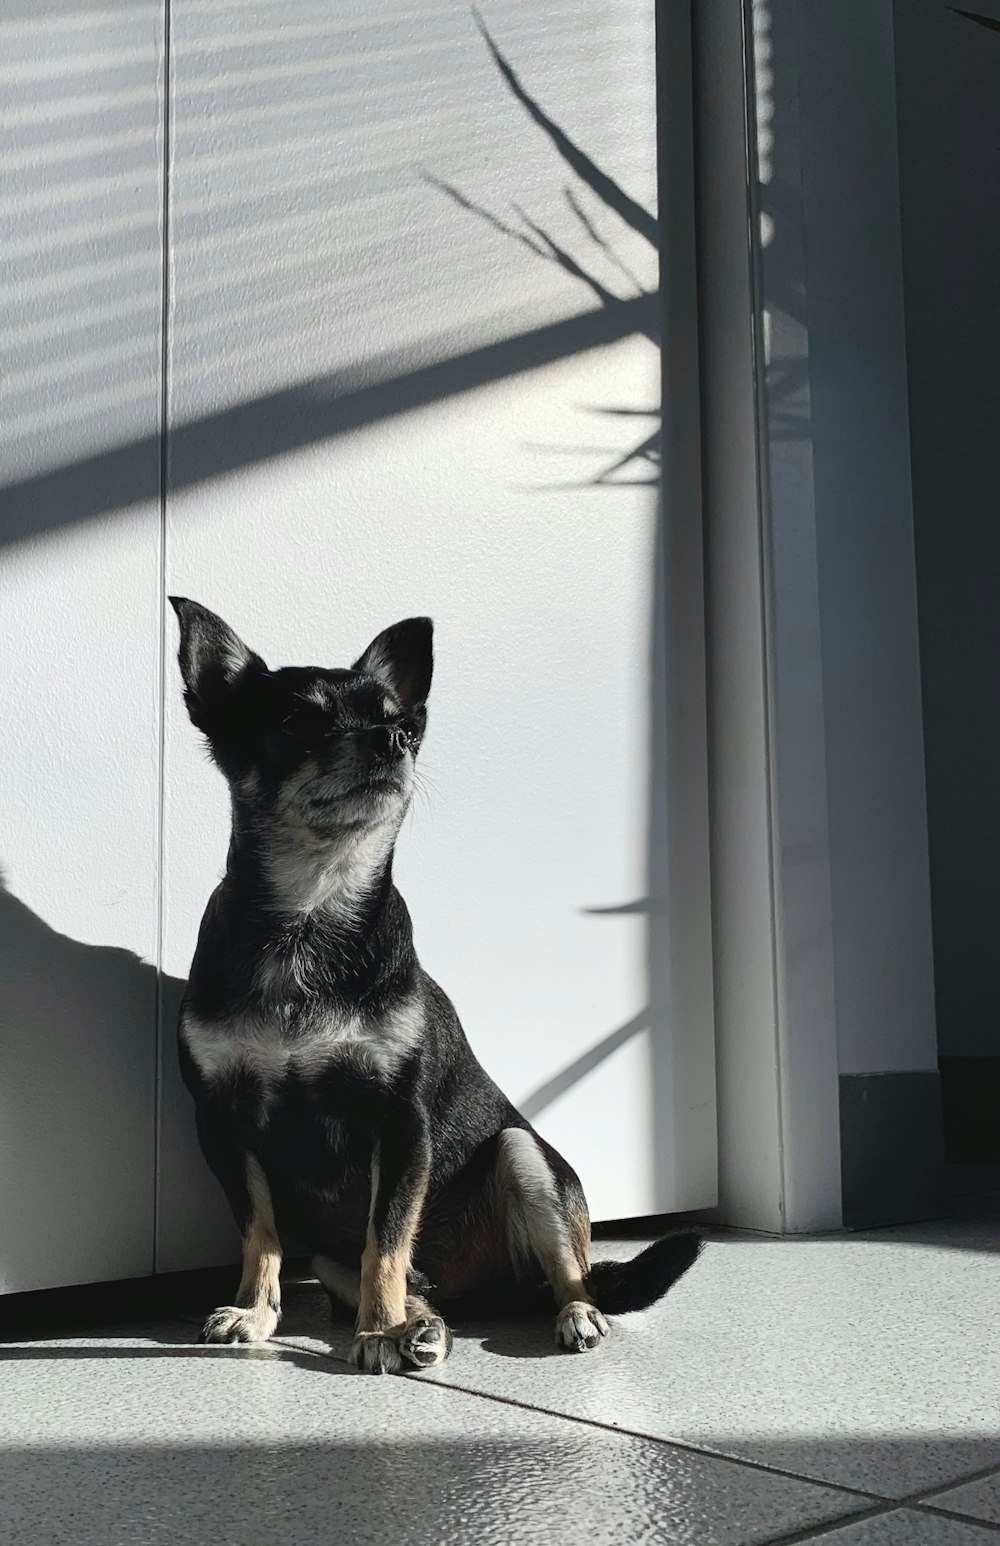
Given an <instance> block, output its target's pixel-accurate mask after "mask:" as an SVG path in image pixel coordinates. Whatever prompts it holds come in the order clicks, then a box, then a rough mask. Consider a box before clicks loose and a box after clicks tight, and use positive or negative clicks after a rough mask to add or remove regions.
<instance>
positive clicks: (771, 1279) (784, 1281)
mask: <svg viewBox="0 0 1000 1546" xmlns="http://www.w3.org/2000/svg"><path fill="white" fill-rule="evenodd" d="M998 1244H1000V1233H998V1226H997V1224H996V1223H995V1222H994V1223H993V1224H991V1225H987V1226H983V1227H978V1226H975V1225H970V1224H968V1223H965V1222H962V1223H958V1224H944V1225H934V1226H929V1227H927V1228H925V1229H921V1230H914V1229H906V1230H887V1231H878V1232H872V1233H870V1234H866V1235H846V1236H837V1237H826V1238H819V1239H810V1240H795V1239H789V1240H772V1239H767V1238H764V1237H752V1236H745V1237H741V1238H730V1239H719V1240H717V1241H713V1242H712V1243H710V1244H709V1245H708V1246H707V1247H706V1249H705V1252H704V1254H703V1256H702V1258H701V1260H700V1261H699V1262H698V1263H697V1264H696V1266H695V1267H694V1268H693V1270H692V1271H691V1272H690V1273H689V1274H688V1275H687V1277H686V1278H684V1279H683V1280H682V1281H681V1282H680V1283H679V1284H678V1285H677V1286H676V1288H675V1289H674V1290H673V1291H672V1293H671V1294H670V1295H669V1296H668V1297H667V1299H666V1300H664V1301H663V1302H662V1303H661V1304H660V1305H658V1306H656V1307H655V1308H654V1309H653V1310H650V1311H647V1312H646V1313H644V1314H641V1315H632V1316H626V1317H624V1318H622V1319H620V1320H618V1321H617V1322H616V1323H615V1324H614V1326H613V1327H612V1333H611V1336H610V1337H609V1338H608V1340H607V1342H606V1343H604V1344H603V1345H602V1346H601V1347H600V1348H599V1349H598V1350H597V1351H596V1352H595V1353H592V1354H586V1355H584V1356H574V1355H569V1354H565V1353H560V1352H558V1351H557V1350H556V1349H555V1347H554V1346H553V1345H552V1333H551V1327H550V1326H549V1325H548V1324H547V1323H545V1322H538V1323H528V1324H523V1323H522V1324H517V1323H512V1322H508V1323H499V1324H496V1325H489V1326H485V1325H483V1326H476V1327H470V1328H458V1330H459V1333H460V1334H459V1335H457V1336H456V1345H455V1351H454V1353H453V1355H452V1358H451V1360H450V1361H449V1362H448V1363H447V1364H446V1365H445V1366H444V1367H443V1368H442V1369H440V1370H437V1371H434V1372H432V1373H428V1374H424V1375H421V1376H419V1377H420V1379H422V1380H424V1381H429V1380H437V1381H440V1382H442V1383H449V1384H452V1385H454V1386H456V1387H460V1388H462V1387H464V1388H466V1389H474V1390H477V1391H482V1392H484V1393H487V1394H495V1395H499V1396H503V1397H507V1398H509V1399H512V1400H516V1401H519V1402H524V1403H525V1404H527V1405H530V1406H533V1407H537V1408H539V1409H544V1410H546V1411H552V1412H559V1413H564V1414H567V1415H571V1416H577V1417H584V1418H590V1419H594V1420H596V1421H599V1422H603V1423H609V1424H613V1425H615V1426H618V1427H620V1428H623V1429H628V1430H631V1431H633V1432H639V1433H643V1434H650V1435H653V1436H656V1437H660V1438H663V1439H671V1438H673V1439H681V1440H684V1441H686V1442H689V1443H692V1444H694V1445H697V1446H699V1447H703V1448H706V1449H709V1450H713V1451H716V1452H718V1453H723V1454H729V1455H737V1456H741V1457H744V1458H747V1459H750V1460H753V1461H756V1462H758V1463H760V1464H763V1465H767V1466H774V1467H777V1468H779V1469H782V1470H787V1471H791V1472H794V1473H795V1474H797V1475H804V1476H809V1477H813V1478H816V1479H821V1480H824V1481H828V1482H832V1483H836V1484H840V1485H843V1486H849V1487H856V1488H859V1489H862V1490H867V1491H870V1492H873V1493H878V1494H880V1495H882V1496H885V1497H892V1498H896V1497H898V1498H902V1497H907V1496H909V1495H910V1494H912V1493H915V1492H919V1491H921V1490H922V1489H928V1490H929V1489H931V1488H933V1487H939V1486H947V1484H948V1483H949V1482H952V1481H954V1482H958V1481H960V1480H961V1478H962V1477H963V1476H968V1475H969V1474H970V1473H972V1472H975V1471H982V1470H984V1469H986V1468H987V1467H989V1466H991V1465H993V1464H996V1465H997V1466H998V1467H1000V1322H998V1321H997V1319H996V1317H994V1316H991V1315H989V1314H988V1313H984V1306H988V1305H990V1304H991V1303H993V1301H994V1300H995V1298H996V1296H997V1292H998V1290H1000V1259H998V1257H997V1255H996V1251H997V1246H998ZM638 1248H639V1244H638V1243H637V1242H631V1243H628V1244H624V1245H621V1246H619V1247H617V1248H616V1247H614V1246H609V1245H608V1244H607V1243H605V1242H602V1244H601V1247H600V1250H601V1252H602V1253H603V1254H608V1253H609V1252H614V1254H619V1255H631V1254H633V1253H634V1252H635V1251H636V1250H637V1249H638ZM281 1335H282V1337H284V1338H287V1339H288V1340H289V1341H291V1342H293V1343H296V1344H299V1345H302V1346H316V1347H321V1346H329V1345H330V1344H331V1340H332V1342H333V1345H334V1348H335V1350H336V1351H340V1352H342V1351H343V1349H344V1347H345V1346H346V1341H345V1339H344V1334H343V1333H342V1332H339V1331H334V1332H331V1328H330V1326H329V1323H328V1320H327V1317H326V1313H325V1304H324V1301H323V1300H322V1297H321V1296H320V1295H319V1294H318V1292H316V1291H313V1292H312V1293H311V1294H309V1293H303V1291H301V1290H300V1291H299V1293H298V1295H295V1294H293V1295H291V1296H289V1300H288V1308H287V1313H286V1318H285V1321H284V1322H283V1324H282V1328H281Z"/></svg>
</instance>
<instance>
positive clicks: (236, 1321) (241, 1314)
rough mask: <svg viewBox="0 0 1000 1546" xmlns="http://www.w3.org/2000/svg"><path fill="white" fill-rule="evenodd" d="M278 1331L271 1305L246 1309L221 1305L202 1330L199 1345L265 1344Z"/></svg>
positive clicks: (253, 1306) (276, 1318)
mask: <svg viewBox="0 0 1000 1546" xmlns="http://www.w3.org/2000/svg"><path fill="white" fill-rule="evenodd" d="M277 1328H278V1312H277V1311H276V1310H272V1309H271V1307H270V1305H251V1306H249V1307H247V1308H245V1309H243V1308H241V1307H240V1306H239V1305H235V1304H224V1305H221V1306H220V1307H219V1309H218V1310H213V1311H212V1313H211V1315H210V1316H209V1317H208V1320H207V1321H206V1322H205V1324H204V1326H203V1327H202V1328H201V1336H200V1337H199V1338H198V1340H199V1342H228V1343H233V1342H266V1341H267V1339H268V1337H270V1336H273V1334H274V1332H275V1331H276V1330H277Z"/></svg>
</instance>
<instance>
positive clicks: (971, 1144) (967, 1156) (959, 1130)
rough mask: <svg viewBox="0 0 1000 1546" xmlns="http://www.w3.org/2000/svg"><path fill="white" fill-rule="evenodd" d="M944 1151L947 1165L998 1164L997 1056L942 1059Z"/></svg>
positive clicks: (999, 1098) (999, 1097)
mask: <svg viewBox="0 0 1000 1546" xmlns="http://www.w3.org/2000/svg"><path fill="white" fill-rule="evenodd" d="M938 1067H939V1068H940V1071H941V1101H942V1106H943V1109H944V1152H945V1159H946V1160H947V1161H948V1163H949V1164H950V1165H996V1164H1000V1057H982V1058H953V1057H943V1058H941V1060H940V1062H939V1064H938Z"/></svg>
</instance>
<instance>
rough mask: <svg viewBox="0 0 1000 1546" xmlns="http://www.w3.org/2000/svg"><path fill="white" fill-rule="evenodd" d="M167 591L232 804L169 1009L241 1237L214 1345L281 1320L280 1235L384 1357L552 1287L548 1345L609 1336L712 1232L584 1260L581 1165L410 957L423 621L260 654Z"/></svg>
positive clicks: (428, 1351)
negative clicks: (410, 837)
mask: <svg viewBox="0 0 1000 1546" xmlns="http://www.w3.org/2000/svg"><path fill="white" fill-rule="evenodd" d="M170 599H171V602H172V605H173V607H174V610H175V611H176V614H177V618H178V621H179V624H180V648H179V657H178V658H179V663H180V670H181V676H182V678H183V686H184V698H185V702H186V704H187V709H188V713H189V715H190V717H191V720H192V722H193V724H194V725H195V726H196V728H197V729H198V730H199V731H201V733H202V734H203V736H204V737H205V739H206V741H207V745H208V749H209V752H210V754H211V757H212V759H213V760H214V761H215V763H216V764H217V765H218V767H219V769H220V770H221V771H222V773H223V774H224V776H225V778H226V780H227V782H228V784H229V790H230V795H231V802H232V832H231V836H230V842H229V855H228V861H227V864H226V872H225V876H224V878H223V880H222V881H221V883H220V884H219V886H218V887H217V889H216V891H215V892H214V894H213V895H212V897H211V899H210V901H209V903H208V907H207V908H206V910H205V915H204V917H203V919H202V923H201V929H200V933H199V937H198V943H197V948H196V951H195V956H194V960H193V962H192V966H191V974H190V978H189V981H188V984H187V988H186V991H185V994H184V998H183V1001H182V1005H181V1010H180V1018H179V1025H178V1043H179V1052H180V1063H181V1071H182V1075H183V1078H184V1081H185V1083H186V1085H187V1087H188V1089H189V1091H190V1093H191V1095H192V1096H193V1097H194V1102H195V1110H196V1116H197V1128H198V1136H199V1140H200V1143H201V1147H202V1151H203V1153H204V1155H205V1158H206V1160H207V1162H208V1164H209V1166H210V1168H211V1169H212V1171H213V1172H214V1173H215V1176H216V1177H217V1178H218V1180H219V1182H220V1183H221V1185H222V1187H223V1189H224V1191H225V1194H226V1197H227V1199H228V1202H229V1205H230V1207H231V1209H232V1212H233V1214H234V1216H235V1219H236V1223H237V1225H238V1227H239V1229H240V1232H241V1235H242V1238H243V1273H242V1278H241V1281H240V1285H239V1290H238V1292H237V1294H236V1303H235V1304H234V1305H225V1306H222V1307H221V1308H219V1309H217V1310H215V1311H214V1312H213V1313H212V1314H211V1315H210V1316H209V1318H208V1320H207V1322H206V1323H205V1326H204V1329H203V1331H202V1340H203V1341H206V1342H226V1343H234V1342H258V1341H263V1340H265V1339H266V1338H268V1337H269V1336H271V1335H272V1334H273V1332H274V1331H275V1329H276V1327H277V1325H278V1320H279V1317H280V1314H281V1301H280V1287H279V1270H280V1266H281V1257H282V1250H281V1244H280V1239H281V1237H282V1236H283V1237H285V1238H286V1239H287V1238H291V1239H294V1240H295V1241H298V1242H301V1243H302V1244H303V1245H304V1246H306V1248H307V1249H308V1250H309V1251H312V1252H314V1253H315V1258H314V1263H313V1270H314V1271H315V1273H316V1276H317V1277H318V1278H319V1280H320V1282H321V1283H322V1284H323V1286H324V1288H325V1289H326V1291H327V1294H328V1296H329V1298H330V1302H331V1306H332V1307H333V1310H334V1312H335V1313H337V1314H340V1315H344V1316H350V1317H353V1319H354V1326H355V1332H354V1341H353V1346H352V1350H351V1359H352V1362H353V1363H354V1365H355V1366H356V1367H357V1368H359V1369H362V1370H366V1371H368V1372H370V1373H372V1374H386V1373H397V1372H399V1371H405V1370H408V1369H421V1368H427V1367H429V1366H433V1365H435V1364H439V1363H441V1362H443V1360H444V1359H445V1358H447V1356H448V1354H449V1353H450V1351H451V1347H452V1336H451V1331H450V1329H449V1327H448V1325H447V1323H446V1320H445V1318H444V1316H445V1315H447V1316H448V1318H449V1319H451V1318H453V1317H459V1316H462V1315H470V1314H472V1315H476V1314H478V1315H483V1314H489V1315H511V1314H518V1313H530V1312H538V1311H541V1310H542V1309H543V1308H544V1306H545V1305H546V1304H549V1305H550V1306H551V1305H552V1302H553V1299H554V1305H555V1310H556V1320H555V1335H556V1341H557V1343H558V1344H559V1345H560V1346H561V1347H563V1348H567V1349H571V1350H575V1351H577V1352H585V1351H587V1350H589V1349H591V1348H594V1347H596V1346H597V1345H598V1344H599V1343H600V1341H601V1339H602V1338H603V1337H605V1336H606V1335H607V1333H608V1322H607V1320H606V1319H605V1314H606V1313H607V1314H612V1315H615V1314H623V1313H625V1312H627V1311H631V1310H639V1309H644V1308H646V1307H647V1306H648V1305H650V1304H652V1303H654V1302H655V1301H656V1300H657V1299H659V1298H660V1297H661V1296H662V1295H663V1294H664V1293H666V1291H667V1289H668V1288H669V1287H670V1286H671V1284H672V1283H674V1282H675V1281H676V1280H677V1279H678V1278H679V1277H680V1276H681V1274H682V1273H684V1272H685V1271H686V1270H687V1269H688V1268H689V1267H690V1266H691V1265H692V1263H693V1262H694V1260H695V1258H696V1256H697V1254H698V1251H699V1249H700V1245H701V1241H700V1239H699V1237H698V1235H697V1234H696V1233H695V1232H692V1231H678V1232H675V1233H673V1234H669V1235H666V1236H665V1237H663V1238H662V1239H660V1240H657V1241H655V1242H654V1243H653V1244H652V1245H650V1246H649V1247H648V1248H647V1249H646V1250H644V1251H643V1252H641V1253H640V1254H639V1255H638V1256H637V1257H635V1258H634V1259H633V1260H631V1261H629V1262H624V1263H622V1262H610V1261H600V1262H595V1263H593V1264H591V1262H590V1218H589V1214H588V1210H587V1203H586V1200H585V1198H584V1194H583V1189H582V1187H581V1185H580V1182H579V1180H578V1178H577V1176H576V1175H575V1173H574V1172H573V1170H572V1169H571V1168H570V1166H569V1165H568V1164H567V1163H566V1161H565V1160H564V1159H563V1158H562V1156H561V1155H559V1154H558V1153H557V1152H556V1151H555V1149H553V1148H552V1147H551V1145H550V1144H548V1143H546V1142H545V1140H544V1139H543V1138H541V1137H540V1136H539V1135H538V1134H537V1133H536V1132H535V1131H534V1130H533V1128H532V1127H531V1125H530V1124H529V1123H528V1122H527V1121H526V1120H525V1119H524V1118H523V1117H522V1116H521V1115H520V1113H519V1112H518V1111H516V1110H515V1108H514V1106H513V1105H512V1104H511V1102H510V1101H509V1100H508V1099H507V1098H506V1096H505V1095H504V1094H503V1093H502V1092H501V1091H500V1090H499V1089H498V1088H497V1086H496V1085H495V1084H494V1083H493V1081H492V1080H491V1079H490V1078H489V1076H488V1075H487V1074H486V1072H485V1071H484V1069H483V1068H482V1067H481V1066H480V1064H479V1063H478V1062H477V1060H476V1058H475V1056H474V1055H473V1052H472V1050H471V1048H470V1046H469V1043H468V1041H467V1040H466V1038H465V1034H464V1032H463V1030H462V1027H461V1025H460V1024H459V1021H458V1017H457V1015H456V1013H455V1010H454V1008H453V1007H452V1004H451V1002H450V1000H449V999H448V998H447V997H446V995H445V994H444V993H443V992H442V990H441V989H440V988H439V987H438V985H437V983H436V982H433V981H432V980H431V978H430V977H429V976H428V975H427V973H426V972H424V971H423V969H422V968H421V966H420V963H419V961H418V960H417V956H416V953H415V951H414V948H413V937H412V930H411V926H410V917H409V913H408V912H407V909H406V904H405V902H404V901H403V899H402V897H401V896H400V894H399V892H398V891H397V890H396V888H395V886H394V885H393V880H392V859H393V849H394V846H395V842H396V838H397V835H398V833H399V829H400V825H401V823H402V821H403V817H404V815H405V814H406V811H407V808H408V805H409V802H410V798H411V795H412V792H413V788H414V767H415V762H416V759H417V756H418V753H419V750H420V745H421V742H422V740H423V737H424V732H425V728H426V724H427V697H428V693H429V690H430V685H431V673H432V669H433V647H432V633H433V630H432V624H431V621H430V619H429V618H426V617H414V618H408V619H406V620H405V621H404V622H400V623H396V624H395V625H394V626H393V627H391V628H388V629H386V630H385V631H384V632H383V633H380V634H379V635H378V636H377V638H375V639H374V640H373V641H372V643H371V644H369V646H368V648H367V649H366V650H365V651H364V653H363V654H362V655H361V656H360V657H359V658H358V659H357V660H356V661H355V662H354V665H353V666H352V667H351V668H350V670H320V669H313V668H297V667H295V668H293V667H285V668H283V669H281V670H269V669H268V667H267V666H266V665H265V663H264V661H263V660H262V659H261V657H260V656H259V655H257V654H255V653H254V652H253V651H252V650H251V649H249V648H248V647H247V646H246V645H245V644H244V643H243V641H242V640H241V639H240V638H239V637H238V636H237V635H236V634H235V633H234V632H233V630H232V629H231V628H230V627H229V626H228V624H226V623H225V622H223V621H222V619H221V618H219V617H217V616H215V614H214V613H212V612H210V611H208V610H207V609H206V608H205V607H202V606H200V605H198V604H197V603H196V602H194V601H189V600H187V599H185V598H183V597H179V596H175V597H171V598H170ZM442 1312H444V1313H442Z"/></svg>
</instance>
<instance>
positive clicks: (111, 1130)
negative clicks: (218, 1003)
mask: <svg viewBox="0 0 1000 1546" xmlns="http://www.w3.org/2000/svg"><path fill="white" fill-rule="evenodd" d="M45 9H46V14H45V15H44V16H40V15H39V11H38V7H36V6H34V5H29V4H19V3H16V0H15V3H13V4H10V5H6V6H5V7H4V11H3V17H2V19H0V92H2V96H3V109H2V116H3V124H4V148H3V152H2V160H3V178H4V199H3V204H2V207H0V243H2V246H3V251H4V268H3V276H2V279H0V371H2V375H3V381H4V389H3V397H4V410H3V411H4V434H3V437H2V440H0V480H2V483H3V489H2V491H0V602H2V604H0V661H2V666H0V719H2V723H3V735H2V737H0V791H2V795H0V808H2V811H3V820H2V832H0V871H2V882H0V1058H2V1071H0V1151H2V1181H0V1290H7V1291H13V1290H17V1289H30V1288H38V1287H47V1286H49V1285H51V1284H55V1283H64V1282H82V1281H86V1280H88V1279H99V1278H103V1277H125V1276H129V1275H130V1274H139V1273H144V1272H148V1271H150V1270H151V1268H152V1262H153V1227H152V1226H153V1220H152V1212H153V1156H154V1143H155V1133H154V1074H155V1036H156V985H155V972H154V969H153V963H155V961H156V957H157V913H158V885H157V879H158V877H157V849H158V812H157V803H158V787H159V745H158V728H159V702H158V693H159V647H160V645H159V630H160V599H159V597H160V588H161V581H160V573H159V566H160V528H159V498H158V478H159V454H158V448H157V444H156V434H157V426H158V422H159V411H160V382H159V364H160V341H159V328H160V310H161V308H160V290H159V278H160V268H161V247H160V239H159V213H160V184H161V176H160V167H159V154H158V145H157V137H158V132H159V123H160V118H161V112H160V102H159V84H158V83H159V79H160V71H161V66H162V58H161V52H162V50H161V43H162V38H161V31H160V22H159V13H158V10H157V9H156V8H154V7H143V6H139V5H137V6H128V7H118V8H117V9H114V10H108V9H104V10H103V11H100V12H99V11H97V10H96V8H95V9H94V10H91V9H90V8H89V7H84V6H72V7H70V6H56V7H46V8H45ZM128 444H131V446H132V447H133V449H132V450H131V451H130V452H129V457H128V467H127V476H126V477H125V478H124V479H122V480H120V481H119V482H118V484H117V485H116V484H115V482H114V478H113V476H111V475H110V474H109V476H108V477H107V478H105V479H104V484H103V487H102V489H101V497H103V498H110V500H111V502H112V503H114V502H115V501H116V500H119V499H120V506H121V507H119V508H115V509H114V512H113V513H109V514H108V515H107V516H106V517H105V518H102V519H99V520H91V519H88V517H89V515H90V513H91V510H92V499H93V493H94V480H95V478H97V477H98V476H99V474H97V473H95V472H92V471H90V470H89V469H88V468H87V465H86V460H85V459H86V458H87V457H88V456H90V455H91V454H92V453H93V452H95V451H97V450H101V449H104V448H106V447H115V446H121V445H128ZM78 461H79V462H82V464H83V465H78V466H77V467H75V468H72V470H71V471H70V472H69V473H68V474H66V473H64V472H63V471H62V469H63V467H64V465H65V464H66V463H70V464H72V463H74V462H78ZM143 962H145V963H147V964H146V965H145V966H143V964H142V963H143Z"/></svg>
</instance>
